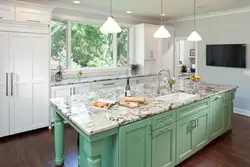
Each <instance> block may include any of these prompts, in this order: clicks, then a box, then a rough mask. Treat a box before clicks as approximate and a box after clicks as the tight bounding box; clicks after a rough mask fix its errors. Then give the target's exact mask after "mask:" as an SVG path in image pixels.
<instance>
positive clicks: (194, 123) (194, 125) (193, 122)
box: [191, 120, 196, 128]
mask: <svg viewBox="0 0 250 167" xmlns="http://www.w3.org/2000/svg"><path fill="white" fill-rule="evenodd" d="M191 123H192V125H193V128H196V121H195V120H192V121H191Z"/></svg>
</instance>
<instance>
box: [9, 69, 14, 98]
mask: <svg viewBox="0 0 250 167" xmlns="http://www.w3.org/2000/svg"><path fill="white" fill-rule="evenodd" d="M10 84H11V88H10V89H11V90H10V95H11V96H13V87H14V85H13V73H11V74H10Z"/></svg>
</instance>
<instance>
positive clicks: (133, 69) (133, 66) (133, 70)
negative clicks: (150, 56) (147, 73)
mask: <svg viewBox="0 0 250 167" xmlns="http://www.w3.org/2000/svg"><path fill="white" fill-rule="evenodd" d="M130 68H131V73H132V74H136V73H137V72H138V71H139V70H140V65H139V64H131V65H130Z"/></svg>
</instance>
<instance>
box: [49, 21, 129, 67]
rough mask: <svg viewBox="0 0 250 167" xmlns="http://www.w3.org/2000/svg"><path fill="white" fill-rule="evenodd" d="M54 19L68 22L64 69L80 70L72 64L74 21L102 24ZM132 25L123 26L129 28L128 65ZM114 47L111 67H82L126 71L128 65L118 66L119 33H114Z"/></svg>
mask: <svg viewBox="0 0 250 167" xmlns="http://www.w3.org/2000/svg"><path fill="white" fill-rule="evenodd" d="M52 21H64V22H66V23H67V29H66V44H67V47H66V49H67V50H66V53H67V54H66V56H67V61H66V69H65V70H64V71H65V72H75V71H78V70H79V69H77V68H72V64H71V58H72V50H71V49H72V48H71V47H72V43H71V38H72V36H71V32H72V31H71V28H72V22H74V23H78V24H90V25H96V26H101V24H100V23H97V22H93V21H86V22H85V21H84V22H81V21H75V20H64V19H60V18H52ZM130 27H131V26H122V27H121V28H122V29H128V46H127V47H128V58H127V59H128V65H129V63H131V57H132V56H131V50H130V49H131V48H130V46H131V45H130V42H131V40H130V37H131V35H132V34H131V33H132V32H131V31H130ZM51 42H52V41H51ZM113 47H114V51H113V65H111V66H109V67H84V68H81V69H83V70H84V71H85V72H96V71H100V70H107V71H114V70H115V71H124V70H126V69H127V68H128V65H127V66H123V67H117V61H118V60H117V58H118V55H117V53H118V52H117V47H118V38H117V34H115V33H114V34H113ZM50 70H56V69H50Z"/></svg>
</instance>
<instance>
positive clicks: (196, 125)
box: [195, 118, 198, 127]
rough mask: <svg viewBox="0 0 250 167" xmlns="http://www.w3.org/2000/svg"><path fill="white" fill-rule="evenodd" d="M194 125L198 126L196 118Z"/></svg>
mask: <svg viewBox="0 0 250 167" xmlns="http://www.w3.org/2000/svg"><path fill="white" fill-rule="evenodd" d="M195 127H198V119H197V118H196V120H195Z"/></svg>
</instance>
